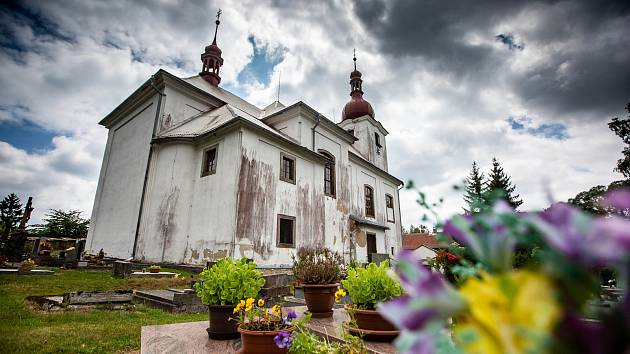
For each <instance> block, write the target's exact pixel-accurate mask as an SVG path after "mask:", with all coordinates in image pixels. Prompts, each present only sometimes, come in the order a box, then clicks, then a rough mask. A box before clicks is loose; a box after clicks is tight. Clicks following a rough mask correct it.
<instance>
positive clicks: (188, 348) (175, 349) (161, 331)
mask: <svg viewBox="0 0 630 354" xmlns="http://www.w3.org/2000/svg"><path fill="white" fill-rule="evenodd" d="M290 309H293V310H294V311H295V312H296V313H297V314H298V315H299V316H301V315H303V314H304V312H305V311H306V307H304V306H298V307H292V308H290ZM344 321H347V314H346V311H345V310H343V309H334V314H333V317H332V318H312V319H311V320H310V321H309V325H310V326H311V329H312V330H313V331H314V332H315V333H317V334H318V335H320V336H327V337H328V338H329V340H336V341H341V340H342V329H341V323H342V322H344ZM207 327H208V321H199V322H185V323H176V324H168V325H158V326H144V327H142V332H141V349H140V352H141V353H142V354H154V353H191V354H192V353H209V354H214V353H216V354H228V353H235V352H237V351H238V350H239V349H240V346H241V341H240V340H238V339H236V340H228V341H216V340H212V339H209V338H208V333H207V332H206V328H207ZM365 344H366V346H367V347H368V350H369V352H370V353H373V354H390V353H396V351H395V349H394V346H393V345H392V344H391V343H379V342H369V341H366V342H365Z"/></svg>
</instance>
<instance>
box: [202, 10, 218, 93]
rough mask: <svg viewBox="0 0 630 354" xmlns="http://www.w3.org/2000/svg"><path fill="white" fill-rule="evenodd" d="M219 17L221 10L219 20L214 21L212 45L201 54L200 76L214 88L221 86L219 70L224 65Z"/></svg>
mask: <svg viewBox="0 0 630 354" xmlns="http://www.w3.org/2000/svg"><path fill="white" fill-rule="evenodd" d="M219 17H221V9H219V11H218V12H217V20H216V21H214V23H215V25H216V26H215V28H214V39H213V40H212V44H210V45H209V46H206V50H205V52H204V53H202V54H201V62H202V64H203V66H202V68H201V72H200V73H199V76H201V77H203V78H204V80H206V81H208V82H209V83H210V84H211V85H213V86H219V83H221V76H219V70H220V69H221V66H222V65H223V58H221V49H219V46H217V31H218V29H219V24H220V23H221V21H219Z"/></svg>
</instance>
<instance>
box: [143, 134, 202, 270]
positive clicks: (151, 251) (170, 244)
mask: <svg viewBox="0 0 630 354" xmlns="http://www.w3.org/2000/svg"><path fill="white" fill-rule="evenodd" d="M193 156H194V146H193V145H191V144H184V143H181V142H180V143H178V142H173V143H162V144H156V145H155V146H154V150H153V156H152V158H151V167H150V172H149V179H148V182H147V190H146V196H145V199H144V204H143V209H142V223H141V227H140V233H139V235H138V242H137V247H136V259H138V260H143V261H147V262H180V261H181V259H182V258H183V254H184V252H185V249H184V246H185V241H184V240H186V235H187V232H188V225H189V214H190V199H191V196H192V191H193V181H192V179H191V176H192V174H193V173H194V166H193V165H192V163H191V162H192V160H193Z"/></svg>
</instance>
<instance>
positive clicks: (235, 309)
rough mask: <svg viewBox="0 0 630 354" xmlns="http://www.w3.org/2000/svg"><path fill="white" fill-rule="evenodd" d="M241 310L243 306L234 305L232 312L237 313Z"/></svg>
mask: <svg viewBox="0 0 630 354" xmlns="http://www.w3.org/2000/svg"><path fill="white" fill-rule="evenodd" d="M240 310H241V306H240V305H236V307H234V311H232V313H237V312H239V311H240Z"/></svg>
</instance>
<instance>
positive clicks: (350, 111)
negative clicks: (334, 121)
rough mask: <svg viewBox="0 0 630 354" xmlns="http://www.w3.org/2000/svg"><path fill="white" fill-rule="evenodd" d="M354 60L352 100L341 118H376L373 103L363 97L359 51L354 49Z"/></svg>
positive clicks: (345, 107)
mask: <svg viewBox="0 0 630 354" xmlns="http://www.w3.org/2000/svg"><path fill="white" fill-rule="evenodd" d="M352 61H354V71H353V72H351V73H350V97H352V98H351V99H350V101H349V102H348V103H346V105H345V106H344V107H343V111H342V113H341V118H342V119H343V120H346V119H354V118H359V117H363V116H365V115H368V116H370V117H372V118H374V109H372V105H370V103H369V102H368V101H366V100H364V99H363V89H362V87H361V86H362V85H363V80H362V79H361V72H360V71H359V70H357V52H356V50H354V51H353V55H352Z"/></svg>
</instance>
